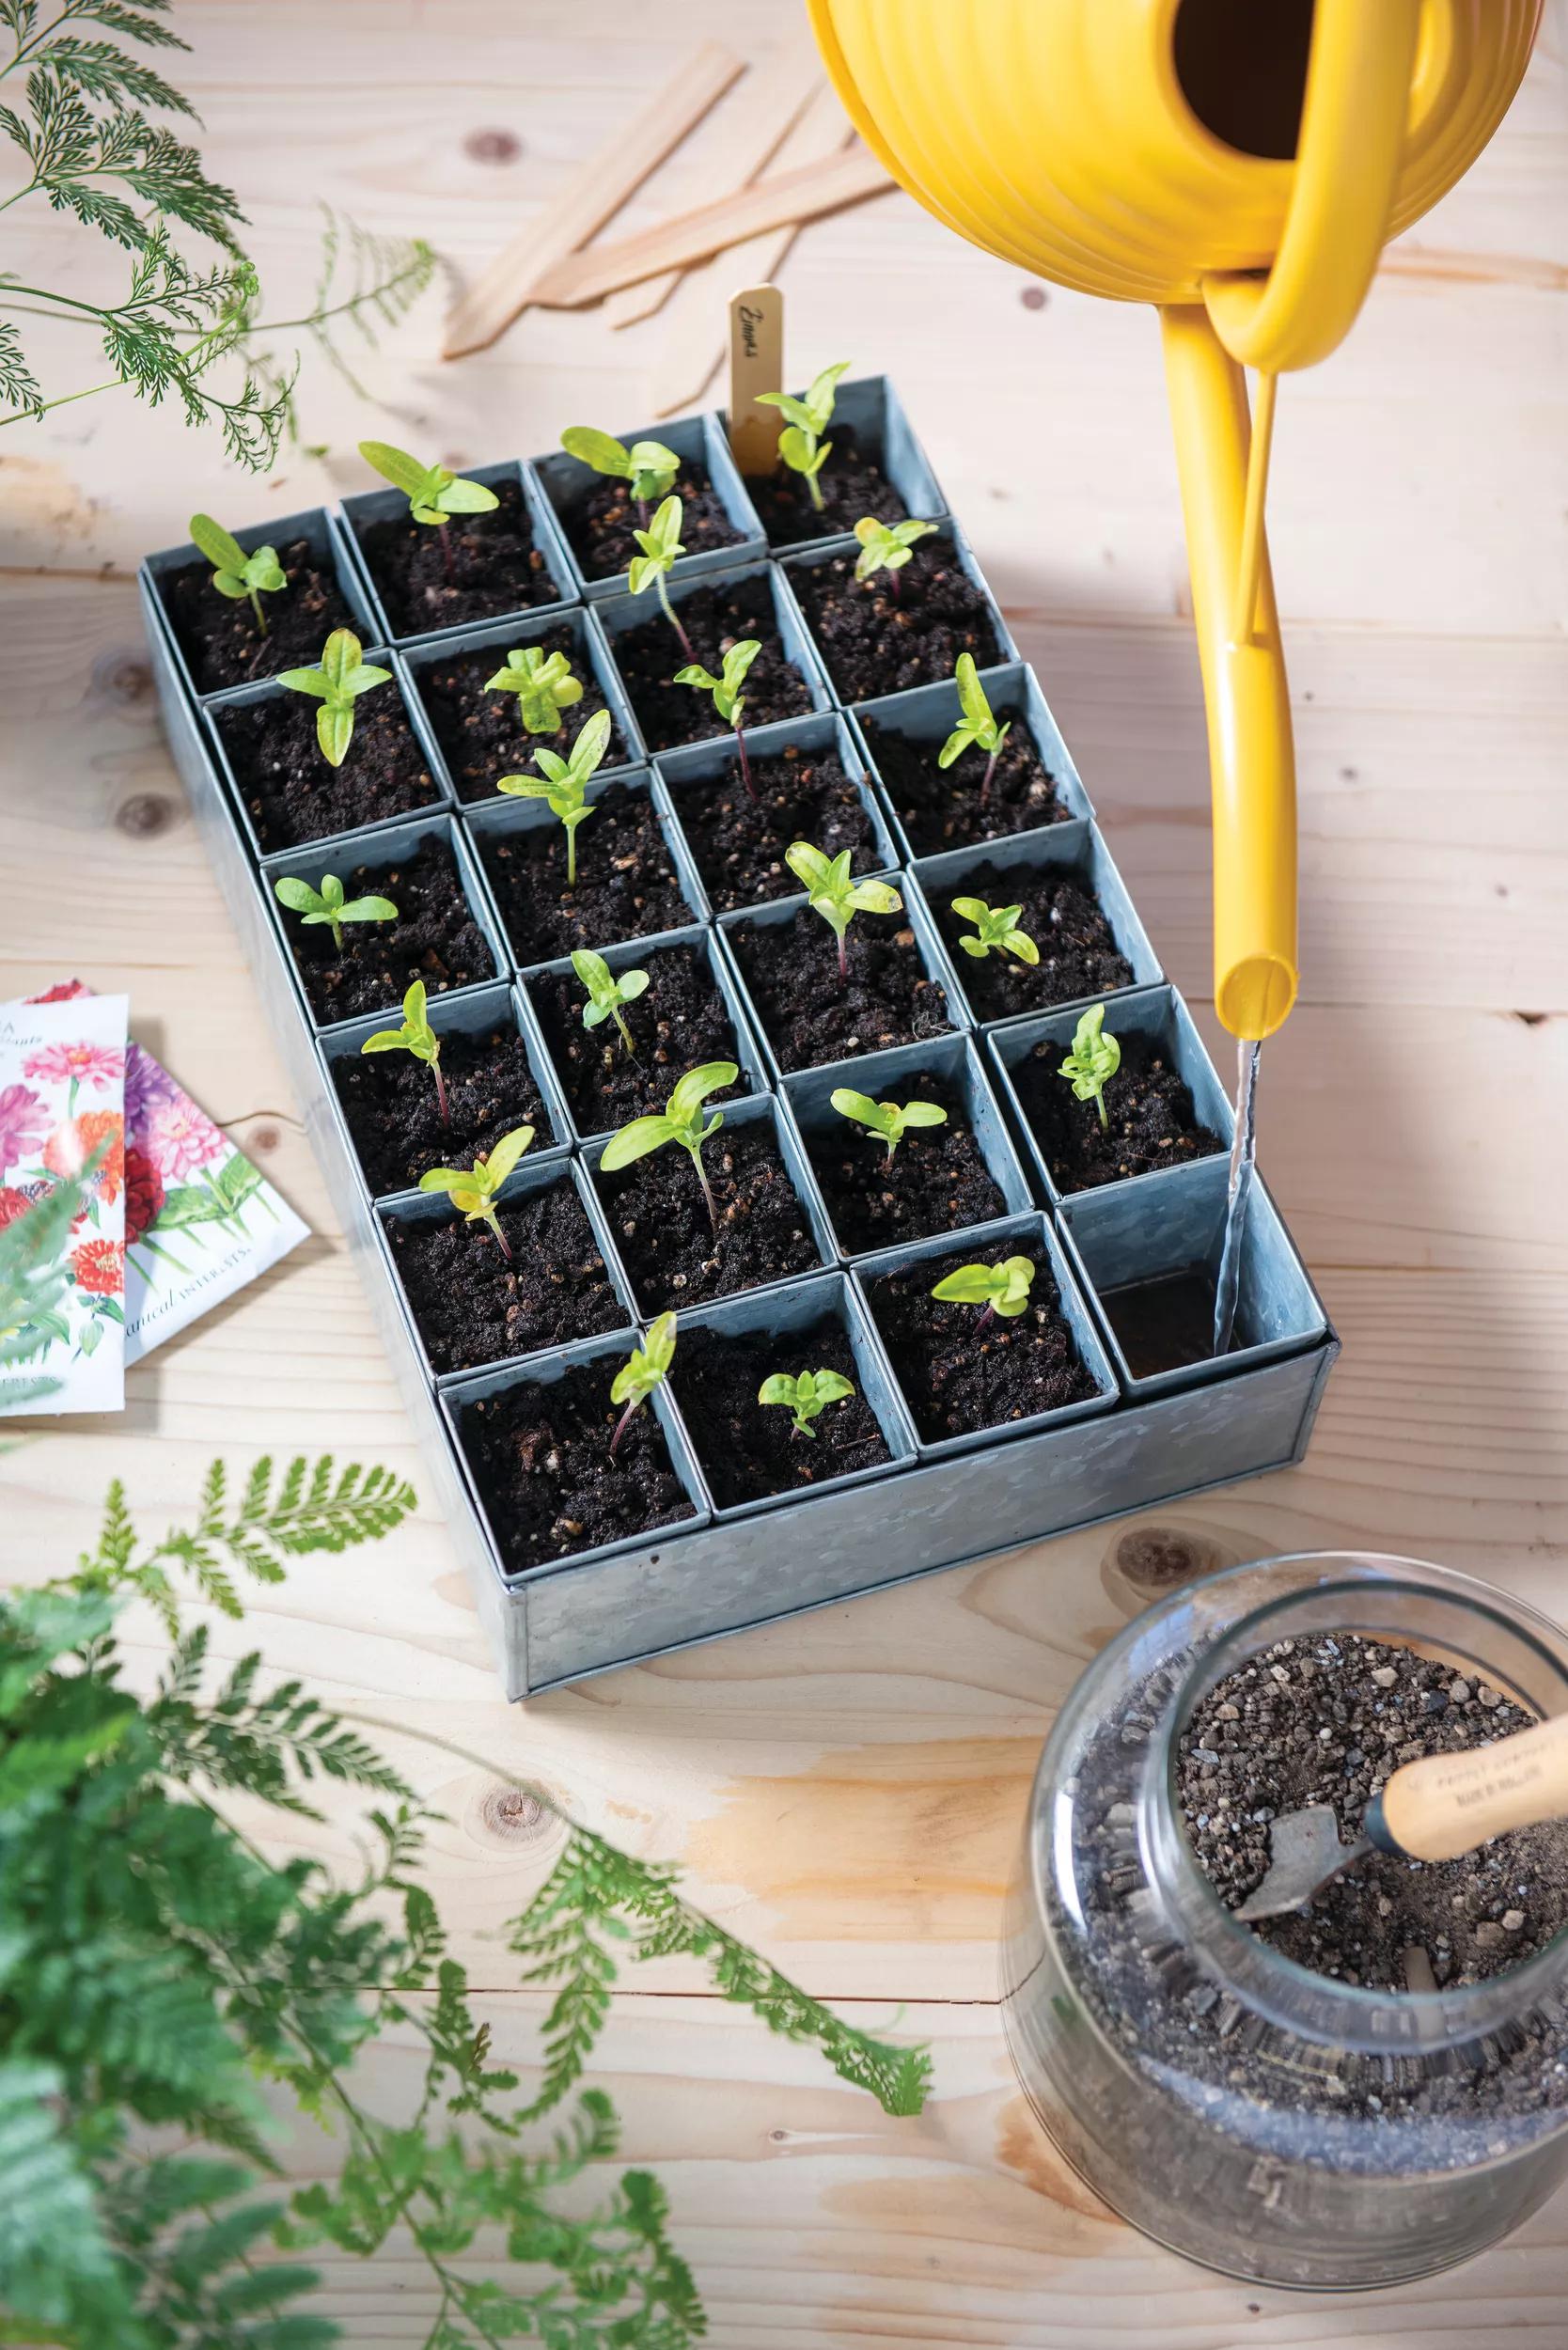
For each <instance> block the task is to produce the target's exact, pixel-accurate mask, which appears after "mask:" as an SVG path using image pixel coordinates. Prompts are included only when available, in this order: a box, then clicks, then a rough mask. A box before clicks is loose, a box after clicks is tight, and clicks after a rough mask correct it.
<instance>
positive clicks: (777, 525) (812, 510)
mask: <svg viewBox="0 0 1568 2350" xmlns="http://www.w3.org/2000/svg"><path fill="white" fill-rule="evenodd" d="M826 437H827V438H828V439H829V440H830V441H831V442H832V444H833V454H832V456H831V457H830V458H829V459H828V461H827V462H826V464H825V465H824V466H823V469H822V472H821V473H820V474H819V475H818V476H817V487H818V489H819V490H820V491H821V492H822V500H823V502H822V509H821V511H820V512H819V510H818V509H817V508H816V507H815V506H813V505H812V503H811V493H810V491H809V490H808V488H807V486H806V478H805V476H804V475H803V474H798V473H792V472H791V471H790V470H789V468H788V466H786V465H780V466H779V467H778V469H777V471H776V473H771V474H759V475H756V476H754V477H753V478H751V479H749V480H748V481H747V483H746V485H745V486H746V488H747V489H748V490H749V491H750V493H751V502H752V504H753V506H755V508H756V509H757V513H758V517H759V519H760V523H761V525H762V528H763V529H764V530H765V531H766V533H767V537H768V544H769V545H770V546H775V547H788V546H793V545H794V544H795V543H796V541H797V540H803V539H837V538H839V537H841V536H842V534H843V533H844V532H845V531H848V530H853V529H854V528H855V524H856V523H857V522H858V521H859V520H860V518H861V516H862V515H863V514H870V515H872V516H873V517H874V518H875V520H876V521H877V522H879V523H902V520H903V518H904V516H905V514H906V513H907V512H908V511H909V509H908V508H907V507H906V506H905V504H904V502H903V500H902V498H901V497H900V495H899V493H898V492H897V490H895V489H894V487H893V485H892V483H891V482H890V481H889V480H887V479H886V477H885V475H884V473H883V471H882V466H881V464H880V462H878V461H879V460H880V458H881V455H882V451H881V449H880V448H879V447H875V446H872V445H870V444H868V446H866V447H865V448H864V449H862V448H861V446H860V444H859V442H858V441H857V440H856V438H855V427H854V425H853V424H839V423H837V422H835V423H833V424H830V425H829V426H828V429H827V436H826Z"/></svg>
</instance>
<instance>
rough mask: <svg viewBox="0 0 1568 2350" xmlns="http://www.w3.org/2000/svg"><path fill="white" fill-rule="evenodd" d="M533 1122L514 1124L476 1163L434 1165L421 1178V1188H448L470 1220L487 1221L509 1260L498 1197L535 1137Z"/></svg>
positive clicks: (471, 1221) (504, 1255) (450, 1198)
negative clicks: (498, 1210) (462, 1165)
mask: <svg viewBox="0 0 1568 2350" xmlns="http://www.w3.org/2000/svg"><path fill="white" fill-rule="evenodd" d="M533 1138H534V1130H533V1128H532V1127H531V1126H514V1127H513V1128H512V1130H511V1132H510V1135H503V1136H501V1139H500V1141H499V1142H497V1143H496V1144H495V1145H494V1148H493V1149H492V1150H490V1151H488V1152H485V1151H481V1152H479V1154H478V1157H477V1158H476V1159H475V1161H474V1164H473V1166H472V1167H431V1170H430V1173H429V1174H428V1175H421V1176H420V1178H419V1188H420V1190H421V1191H444V1192H445V1193H446V1195H447V1199H449V1200H450V1201H451V1203H452V1205H453V1207H454V1208H456V1209H458V1210H459V1211H460V1213H461V1214H463V1216H465V1217H466V1218H467V1220H468V1222H469V1223H470V1224H484V1225H487V1226H488V1227H489V1229H490V1232H491V1235H492V1237H493V1239H494V1242H495V1245H496V1246H497V1247H498V1248H499V1249H500V1251H501V1254H502V1256H503V1257H505V1258H506V1260H507V1261H508V1263H509V1264H510V1262H511V1246H510V1243H509V1241H508V1239H507V1236H506V1234H505V1232H503V1231H502V1230H501V1218H500V1215H499V1214H498V1212H497V1204H496V1203H497V1199H498V1196H499V1193H500V1189H501V1185H502V1184H503V1183H505V1182H506V1180H507V1177H508V1176H509V1175H510V1173H511V1171H512V1168H513V1167H515V1166H516V1165H517V1162H518V1160H519V1159H520V1158H521V1157H522V1156H523V1153H524V1152H525V1151H526V1150H527V1148H528V1146H529V1144H530V1143H531V1142H532V1141H533Z"/></svg>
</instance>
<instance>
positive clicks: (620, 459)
mask: <svg viewBox="0 0 1568 2350" xmlns="http://www.w3.org/2000/svg"><path fill="white" fill-rule="evenodd" d="M561 446H562V448H564V449H565V451H566V453H567V455H568V456H569V457H575V458H576V460H577V462H578V463H579V464H580V465H591V466H592V467H593V470H594V472H595V473H603V474H608V475H609V476H610V478H612V480H617V481H629V482H630V483H631V485H632V503H633V505H634V506H635V508H636V509H637V520H638V522H640V523H645V522H646V521H647V520H648V509H649V507H650V506H651V504H652V502H653V500H654V499H655V498H663V497H667V496H668V495H669V493H670V492H671V490H672V489H673V488H674V487H675V477H676V474H677V473H678V472H679V471H680V466H681V460H680V459H679V457H677V456H676V454H675V451H674V450H673V449H672V448H666V446H665V445H664V443H663V441H634V442H633V443H632V446H631V447H630V448H628V447H627V446H626V444H625V442H624V441H618V440H616V439H615V438H614V437H613V435H612V434H610V433H608V432H596V431H594V429H593V427H592V425H590V424H569V425H568V426H567V428H566V431H564V432H563V433H562V434H561Z"/></svg>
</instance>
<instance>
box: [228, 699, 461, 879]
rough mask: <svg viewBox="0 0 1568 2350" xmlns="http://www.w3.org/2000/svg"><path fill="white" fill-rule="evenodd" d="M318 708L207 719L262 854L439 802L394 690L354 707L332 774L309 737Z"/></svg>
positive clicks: (284, 703) (282, 706) (267, 709)
mask: <svg viewBox="0 0 1568 2350" xmlns="http://www.w3.org/2000/svg"><path fill="white" fill-rule="evenodd" d="M320 707H321V704H320V703H319V702H316V701H313V700H311V699H310V697H308V696H307V695H305V694H280V695H279V696H278V697H277V698H276V700H275V701H274V700H266V701H257V702H244V703H242V704H241V705H240V707H239V708H238V709H235V708H229V709H227V710H220V711H217V712H215V713H213V714H214V718H215V721H216V724H217V729H218V732H219V734H220V735H221V736H222V738H223V746H224V748H225V750H226V751H227V753H228V757H229V762H230V764H231V765H232V767H233V769H234V780H235V782H236V783H237V784H238V785H239V787H240V795H241V797H242V799H243V801H244V804H245V806H246V807H247V808H248V809H249V810H250V819H251V823H253V824H254V825H255V827H256V837H257V838H258V840H259V842H260V843H261V846H262V848H263V849H269V850H270V849H291V848H293V847H295V846H296V845H297V844H298V843H299V842H300V841H303V840H320V839H322V838H325V837H326V836H327V835H328V834H329V833H335V832H353V830H354V828H355V827H356V826H357V825H360V824H375V823H380V822H381V820H382V819H383V818H384V817H386V816H405V815H407V814H408V813H409V811H410V810H411V809H413V808H418V807H429V806H430V804H431V801H432V800H434V799H436V798H437V797H438V796H439V795H438V792H437V790H436V784H435V778H434V776H432V775H431V771H430V769H429V768H428V767H427V766H426V764H425V761H424V756H423V754H422V753H421V751H420V748H419V744H418V740H417V738H416V735H415V732H414V729H413V728H412V727H411V726H410V725H409V722H408V713H407V712H406V711H405V710H404V708H403V705H402V699H401V697H400V694H399V692H398V689H397V687H396V685H391V684H388V685H384V686H377V687H375V688H374V689H373V690H372V691H371V692H370V693H368V694H364V695H361V697H360V698H359V700H358V701H356V702H355V704H354V720H353V741H352V742H351V743H350V744H349V747H348V750H347V752H346V753H345V755H344V758H343V763H342V765H341V766H340V767H334V766H332V765H331V764H330V762H329V761H328V760H325V759H323V758H322V756H321V744H319V743H318V741H317V739H316V713H317V711H318V710H319V709H320Z"/></svg>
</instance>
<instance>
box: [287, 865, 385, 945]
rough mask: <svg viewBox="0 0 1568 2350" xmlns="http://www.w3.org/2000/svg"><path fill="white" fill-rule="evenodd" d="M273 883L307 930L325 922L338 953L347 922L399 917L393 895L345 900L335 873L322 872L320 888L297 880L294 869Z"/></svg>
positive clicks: (378, 920) (374, 920) (375, 920)
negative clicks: (314, 887) (392, 899)
mask: <svg viewBox="0 0 1568 2350" xmlns="http://www.w3.org/2000/svg"><path fill="white" fill-rule="evenodd" d="M274 887H275V889H276V891H277V895H278V898H279V899H280V900H281V901H282V903H283V904H284V905H286V906H287V907H288V908H289V911H290V914H297V915H298V916H299V917H300V920H301V921H302V922H303V923H304V925H305V927H306V930H309V929H311V928H312V927H313V926H314V925H315V924H316V923H319V922H324V923H325V924H326V926H327V928H328V930H330V931H331V932H332V943H333V945H334V946H335V947H336V948H337V951H338V953H339V954H341V953H342V951H343V925H344V923H345V922H395V921H396V920H397V918H398V909H397V907H396V906H395V905H394V904H393V902H392V901H391V899H390V898H350V899H348V900H347V901H345V900H344V897H343V885H342V883H341V882H340V881H339V880H338V878H337V874H336V873H323V874H322V875H321V887H320V889H312V888H311V886H310V884H309V883H308V882H305V881H296V880H295V878H294V876H293V874H292V873H286V874H285V875H284V877H283V879H282V880H281V881H280V882H277V883H275V884H274Z"/></svg>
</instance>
